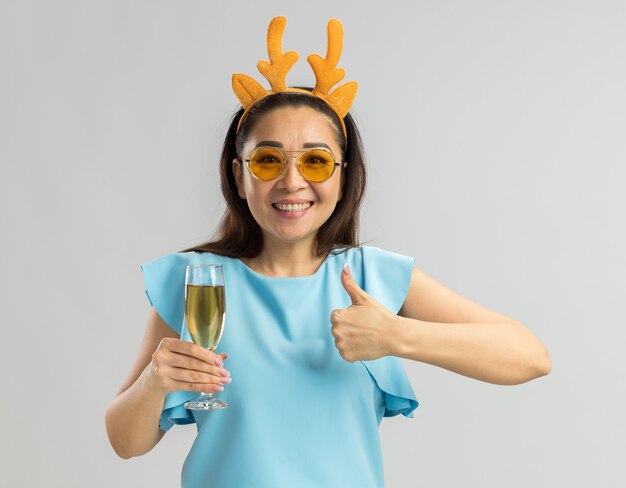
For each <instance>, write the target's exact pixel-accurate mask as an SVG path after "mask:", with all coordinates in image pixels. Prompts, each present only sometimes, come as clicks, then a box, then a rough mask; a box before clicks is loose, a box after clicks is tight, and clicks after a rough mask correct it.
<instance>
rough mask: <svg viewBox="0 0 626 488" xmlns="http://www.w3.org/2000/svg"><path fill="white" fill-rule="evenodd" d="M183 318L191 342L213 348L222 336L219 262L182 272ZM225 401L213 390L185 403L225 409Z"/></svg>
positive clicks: (222, 295) (222, 294)
mask: <svg viewBox="0 0 626 488" xmlns="http://www.w3.org/2000/svg"><path fill="white" fill-rule="evenodd" d="M185 319H186V321H187V329H188V330H189V335H190V336H191V339H192V340H193V342H194V344H198V345H199V346H202V347H204V348H206V349H208V350H209V351H211V352H213V351H215V348H217V345H218V344H219V342H220V338H221V337H222V331H223V330H224V321H225V319H226V294H225V291H224V271H223V269H222V266H221V265H220V264H201V265H190V266H187V272H186V274H185ZM227 407H228V403H226V402H224V401H222V400H218V399H217V398H215V396H214V395H213V393H202V394H201V395H200V396H199V397H198V398H197V399H196V400H193V401H189V402H187V403H185V408H187V409H189V410H214V409H218V408H227Z"/></svg>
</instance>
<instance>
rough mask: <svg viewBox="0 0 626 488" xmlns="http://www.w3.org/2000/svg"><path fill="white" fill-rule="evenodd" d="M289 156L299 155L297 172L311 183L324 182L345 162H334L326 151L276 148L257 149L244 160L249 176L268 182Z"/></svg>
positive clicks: (274, 176)
mask: <svg viewBox="0 0 626 488" xmlns="http://www.w3.org/2000/svg"><path fill="white" fill-rule="evenodd" d="M289 154H299V155H300V156H299V157H297V160H298V172H299V173H300V174H301V175H302V177H303V178H304V179H306V180H308V181H311V182H313V183H321V182H322V181H326V180H327V179H328V178H330V177H331V176H332V175H333V174H334V173H335V168H336V167H337V166H341V167H345V166H347V165H348V163H347V162H336V161H335V158H334V157H333V155H332V154H331V153H330V152H329V151H327V150H326V149H307V150H304V151H286V150H285V149H278V148H276V147H266V146H262V147H258V148H256V149H255V150H254V151H252V152H251V153H250V155H249V156H248V157H247V158H245V159H244V160H243V161H245V163H246V166H248V170H249V171H250V174H251V175H252V176H253V177H254V178H256V179H257V180H262V181H269V180H273V179H274V178H278V177H279V176H280V175H281V174H283V172H284V171H285V168H286V167H287V159H289V156H288V155H289Z"/></svg>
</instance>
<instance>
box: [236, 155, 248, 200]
mask: <svg viewBox="0 0 626 488" xmlns="http://www.w3.org/2000/svg"><path fill="white" fill-rule="evenodd" d="M242 166H243V165H242V162H241V160H240V159H237V158H235V159H233V174H234V175H235V183H236V184H237V193H238V194H239V196H240V197H241V198H243V199H244V200H245V199H246V191H245V188H244V185H243V167H242Z"/></svg>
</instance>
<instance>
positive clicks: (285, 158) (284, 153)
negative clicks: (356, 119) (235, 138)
mask: <svg viewBox="0 0 626 488" xmlns="http://www.w3.org/2000/svg"><path fill="white" fill-rule="evenodd" d="M261 149H272V150H274V151H276V152H277V153H279V154H280V155H281V156H282V157H283V163H282V165H281V169H280V173H278V174H277V175H276V176H275V177H274V178H271V179H269V180H262V179H261V178H259V177H258V176H257V175H255V174H254V171H252V168H251V167H250V161H251V159H250V156H251V155H252V154H253V153H254V152H255V151H259V150H261ZM311 151H323V152H325V153H327V154H328V155H329V156H330V157H331V159H332V160H333V161H334V163H333V171H332V172H331V173H330V175H328V178H326V179H324V180H321V181H313V180H310V179H308V178H307V177H306V176H304V175H303V174H302V156H304V155H305V154H307V153H309V152H311ZM289 153H299V154H300V157H296V161H297V164H296V166H297V167H298V173H300V176H302V178H304V179H305V180H307V181H308V182H309V183H324V182H325V181H328V180H330V179H331V178H332V176H333V175H334V174H335V171H336V169H337V166H341V167H342V168H345V167H346V166H348V162H347V161H339V162H337V161H335V156H333V153H331V152H330V151H329V150H328V149H324V148H321V147H312V148H310V149H303V150H301V151H296V150H291V151H288V150H286V149H281V148H278V147H273V146H260V147H257V148H255V149H254V150H253V151H252V152H250V154H248V157H247V158H244V159H241V161H243V162H245V163H246V167H247V168H248V171H249V173H250V175H251V176H252V177H253V178H254V179H256V180H259V181H272V180H275V179H276V178H280V176H281V175H282V174H283V173H284V172H285V168H287V161H288V160H289V156H288V154H289ZM294 157H295V156H294Z"/></svg>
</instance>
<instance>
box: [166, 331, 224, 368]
mask: <svg viewBox="0 0 626 488" xmlns="http://www.w3.org/2000/svg"><path fill="white" fill-rule="evenodd" d="M161 345H163V347H164V348H166V349H169V350H170V351H172V352H177V353H179V354H185V355H186V356H191V357H195V358H198V359H202V360H203V361H205V362H207V363H214V364H217V365H218V366H221V364H220V363H221V362H223V361H224V359H226V357H225V354H224V353H222V354H224V357H222V355H221V354H215V353H213V352H211V351H209V350H208V349H205V348H204V347H202V346H199V345H198V344H194V343H192V342H186V341H181V340H180V339H173V338H170V337H167V338H165V339H163V340H162V341H161V344H160V345H159V348H160V347H161Z"/></svg>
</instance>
